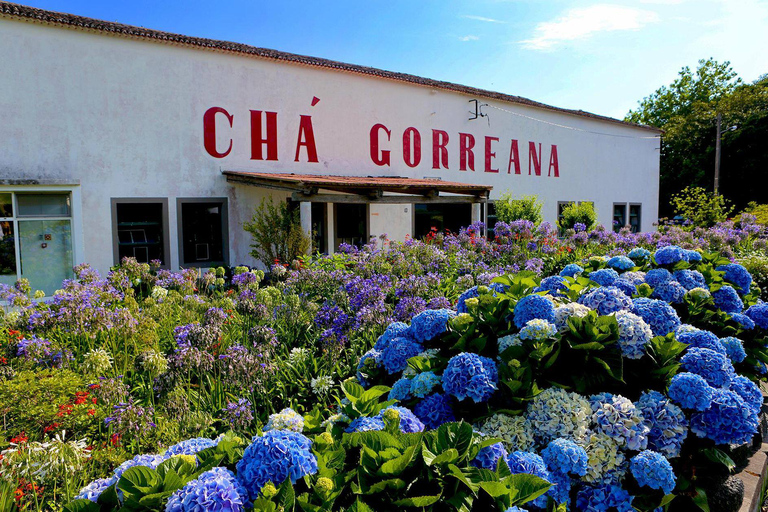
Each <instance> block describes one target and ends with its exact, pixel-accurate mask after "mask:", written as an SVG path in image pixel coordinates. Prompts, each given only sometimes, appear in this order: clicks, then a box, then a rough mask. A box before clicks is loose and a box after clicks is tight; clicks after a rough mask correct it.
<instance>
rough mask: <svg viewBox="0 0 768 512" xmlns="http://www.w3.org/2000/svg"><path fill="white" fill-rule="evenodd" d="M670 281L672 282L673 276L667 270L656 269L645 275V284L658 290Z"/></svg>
mask: <svg viewBox="0 0 768 512" xmlns="http://www.w3.org/2000/svg"><path fill="white" fill-rule="evenodd" d="M670 281H672V274H671V273H670V272H669V270H667V269H665V268H654V269H651V270H649V271H648V272H646V274H645V282H646V283H647V284H648V286H650V287H651V288H656V287H657V286H659V285H662V284H664V283H668V282H670Z"/></svg>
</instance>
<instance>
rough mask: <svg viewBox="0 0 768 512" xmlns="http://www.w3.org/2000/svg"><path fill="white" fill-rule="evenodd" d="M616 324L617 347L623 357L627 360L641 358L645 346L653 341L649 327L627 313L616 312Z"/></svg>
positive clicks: (643, 321)
mask: <svg viewBox="0 0 768 512" xmlns="http://www.w3.org/2000/svg"><path fill="white" fill-rule="evenodd" d="M616 322H618V324H619V346H620V347H621V353H622V354H623V355H624V357H626V358H628V359H640V358H641V357H643V355H645V347H646V345H647V344H648V343H650V341H651V339H653V331H652V330H651V326H650V325H648V324H647V323H646V322H645V320H643V319H642V318H641V317H639V316H637V315H635V314H634V313H630V312H629V311H617V312H616Z"/></svg>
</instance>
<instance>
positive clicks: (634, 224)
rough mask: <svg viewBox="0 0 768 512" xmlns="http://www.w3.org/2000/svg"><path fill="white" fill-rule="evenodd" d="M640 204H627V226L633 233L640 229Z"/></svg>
mask: <svg viewBox="0 0 768 512" xmlns="http://www.w3.org/2000/svg"><path fill="white" fill-rule="evenodd" d="M641 210H642V206H641V205H639V204H632V205H629V227H630V228H631V230H632V232H633V233H638V232H639V231H640V213H641Z"/></svg>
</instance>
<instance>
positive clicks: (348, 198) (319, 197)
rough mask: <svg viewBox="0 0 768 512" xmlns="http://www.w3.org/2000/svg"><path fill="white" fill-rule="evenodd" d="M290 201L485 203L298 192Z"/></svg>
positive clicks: (473, 199)
mask: <svg viewBox="0 0 768 512" xmlns="http://www.w3.org/2000/svg"><path fill="white" fill-rule="evenodd" d="M291 200H292V201H297V202H307V203H357V204H367V203H379V204H424V203H457V204H471V203H481V202H483V201H485V198H484V197H477V196H436V197H424V196H382V197H380V198H371V197H369V196H363V195H357V194H312V195H305V194H302V193H300V192H294V193H293V194H291Z"/></svg>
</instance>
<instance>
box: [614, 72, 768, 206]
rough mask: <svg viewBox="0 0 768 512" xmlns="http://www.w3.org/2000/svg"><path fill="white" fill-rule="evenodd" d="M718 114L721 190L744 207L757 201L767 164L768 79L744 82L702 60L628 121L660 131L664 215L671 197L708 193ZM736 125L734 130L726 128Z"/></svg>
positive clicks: (629, 114)
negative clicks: (688, 190) (699, 190)
mask: <svg viewBox="0 0 768 512" xmlns="http://www.w3.org/2000/svg"><path fill="white" fill-rule="evenodd" d="M718 113H720V114H721V116H722V126H723V130H724V132H723V135H722V153H721V176H720V192H721V193H722V194H723V195H725V196H726V197H728V198H730V199H731V200H733V202H734V203H735V204H736V205H737V206H739V207H741V208H743V207H744V206H746V204H747V203H748V202H749V201H751V200H759V199H760V197H759V194H760V187H754V186H752V187H750V186H745V185H746V184H748V183H753V182H754V180H755V178H756V177H757V176H759V175H760V173H761V172H762V170H763V169H764V168H765V166H766V165H768V146H767V145H766V144H765V143H764V142H760V141H764V140H765V135H766V133H768V131H767V130H768V78H766V77H762V78H761V79H759V80H757V81H756V82H754V83H751V84H747V83H744V82H743V81H742V80H741V79H740V78H738V76H737V75H736V73H735V72H734V70H733V68H731V65H730V63H729V62H723V63H719V62H717V61H715V60H714V59H711V58H710V59H707V60H700V61H699V65H698V67H697V68H696V70H695V71H692V70H691V69H690V68H688V67H684V68H683V69H682V70H681V71H680V73H679V76H678V78H677V79H675V80H674V81H673V82H672V84H670V85H669V86H663V87H661V88H659V89H658V90H656V92H654V93H653V94H651V95H650V96H648V97H647V98H645V99H643V100H642V101H641V102H640V105H639V106H638V108H637V109H636V110H633V111H630V112H629V113H628V114H627V116H626V120H627V121H632V122H636V123H642V124H648V125H652V126H656V127H659V128H661V129H663V130H664V134H663V137H662V141H661V179H660V187H661V198H660V199H661V201H660V209H661V210H662V212H661V213H662V214H663V215H669V214H671V213H672V205H671V203H670V202H669V200H670V198H671V195H672V194H673V193H675V192H678V191H680V190H682V189H683V188H685V187H687V186H689V185H690V186H698V187H703V188H705V189H707V190H712V187H713V182H714V168H715V138H716V124H715V119H716V118H717V114H718ZM731 126H736V129H735V130H733V131H730V130H729V127H731Z"/></svg>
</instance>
